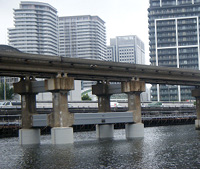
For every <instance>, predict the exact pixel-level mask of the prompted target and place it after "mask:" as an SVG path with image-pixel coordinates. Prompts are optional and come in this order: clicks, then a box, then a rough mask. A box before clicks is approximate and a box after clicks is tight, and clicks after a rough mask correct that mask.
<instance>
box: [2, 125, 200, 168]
mask: <svg viewBox="0 0 200 169" xmlns="http://www.w3.org/2000/svg"><path fill="white" fill-rule="evenodd" d="M144 135H145V136H144V138H140V139H132V140H126V139H125V131H124V130H115V133H114V136H115V137H114V139H111V140H97V139H96V136H95V132H79V133H74V141H75V143H74V144H70V145H52V144H51V140H50V135H47V136H41V144H40V145H37V146H20V145H19V144H18V138H3V139H0V168H1V169H11V168H12V169H15V168H16V169H24V168H26V169H32V168H33V169H40V168H41V169H51V168H52V169H68V168H78V169H87V168H91V169H99V168H100V169H101V168H102V169H103V168H109V169H110V168H113V169H117V168H119V169H122V168H125V169H132V168H134V169H135V168H140V169H151V168H153V169H154V168H155V169H156V168H178V169H179V168H180V169H183V168H184V169H185V168H190V169H191V168H197V169H198V168H200V131H196V130H195V129H194V125H181V126H164V127H149V128H145V134H144Z"/></svg>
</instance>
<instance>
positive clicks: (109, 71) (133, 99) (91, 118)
mask: <svg viewBox="0 0 200 169" xmlns="http://www.w3.org/2000/svg"><path fill="white" fill-rule="evenodd" d="M0 76H11V77H13V76H16V77H21V79H20V81H19V82H17V83H14V84H13V86H14V92H15V93H18V94H20V95H21V98H22V99H21V111H22V129H20V130H19V142H20V144H39V143H40V130H39V129H38V128H37V126H38V125H41V124H44V125H45V126H46V125H48V126H51V127H52V129H51V137H52V143H53V144H68V143H73V128H72V126H73V125H74V124H80V125H81V123H82V122H83V121H85V123H94V124H96V134H97V138H113V136H114V134H113V133H114V123H118V122H124V123H125V130H126V138H128V139H129V138H136V137H144V124H143V123H142V116H141V115H142V113H141V102H140V94H141V93H142V92H145V83H155V84H156V83H157V84H171V85H186V86H189V85H191V86H195V87H196V88H195V90H193V91H192V95H193V96H194V97H196V100H197V102H196V103H197V106H196V109H197V120H196V121H195V127H196V129H200V87H199V86H200V71H199V70H188V69H178V68H169V67H158V66H149V65H138V64H130V63H116V62H106V61H98V60H88V59H79V58H67V57H59V56H46V55H34V54H25V53H20V52H8V51H7V52H5V51H3V52H2V51H0ZM36 78H42V79H43V80H40V81H37V80H36ZM74 80H90V81H97V84H96V85H92V94H94V95H96V96H97V97H98V113H92V114H85V115H83V114H80V116H79V115H78V114H77V115H74V114H72V113H70V112H69V111H68V100H67V95H68V92H69V91H70V90H74ZM112 81H114V82H121V83H117V84H116V83H114V84H113V83H110V82H112ZM42 92H51V93H52V96H53V97H52V101H53V111H52V113H51V114H49V115H48V116H47V115H45V116H44V115H40V114H38V112H37V111H36V95H37V94H38V93H42ZM119 93H126V94H127V96H128V112H121V113H113V112H111V109H110V97H111V95H113V94H119ZM34 120H35V121H34ZM35 122H36V124H35Z"/></svg>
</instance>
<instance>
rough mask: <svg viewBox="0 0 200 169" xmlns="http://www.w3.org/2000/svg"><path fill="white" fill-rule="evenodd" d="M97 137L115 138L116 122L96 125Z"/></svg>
mask: <svg viewBox="0 0 200 169" xmlns="http://www.w3.org/2000/svg"><path fill="white" fill-rule="evenodd" d="M96 136H97V138H113V136H114V124H103V125H96Z"/></svg>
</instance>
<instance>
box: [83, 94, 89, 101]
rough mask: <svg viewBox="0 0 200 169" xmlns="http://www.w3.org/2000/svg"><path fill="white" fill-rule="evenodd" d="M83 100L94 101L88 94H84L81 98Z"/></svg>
mask: <svg viewBox="0 0 200 169" xmlns="http://www.w3.org/2000/svg"><path fill="white" fill-rule="evenodd" d="M81 99H82V100H92V99H91V98H90V96H89V95H88V94H84V95H83V96H82V97H81Z"/></svg>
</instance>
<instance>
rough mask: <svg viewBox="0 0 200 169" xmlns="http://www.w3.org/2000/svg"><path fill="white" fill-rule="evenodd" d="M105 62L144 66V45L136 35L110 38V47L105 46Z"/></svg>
mask: <svg viewBox="0 0 200 169" xmlns="http://www.w3.org/2000/svg"><path fill="white" fill-rule="evenodd" d="M107 60H108V61H114V62H126V63H136V64H145V47H144V43H143V42H142V41H141V40H140V39H139V38H138V37H137V36H136V35H129V36H117V37H116V38H111V39H110V46H107Z"/></svg>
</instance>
